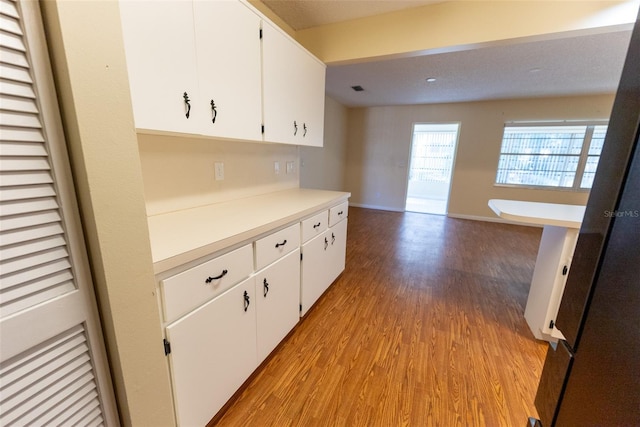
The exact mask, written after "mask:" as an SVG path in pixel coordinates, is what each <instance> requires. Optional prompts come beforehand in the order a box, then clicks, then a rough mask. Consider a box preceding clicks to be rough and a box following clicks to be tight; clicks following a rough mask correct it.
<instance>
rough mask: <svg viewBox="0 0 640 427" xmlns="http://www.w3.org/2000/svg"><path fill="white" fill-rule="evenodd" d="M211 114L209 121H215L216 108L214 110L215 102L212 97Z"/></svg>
mask: <svg viewBox="0 0 640 427" xmlns="http://www.w3.org/2000/svg"><path fill="white" fill-rule="evenodd" d="M211 114H212V116H213V117H212V118H211V123H215V122H216V117H217V116H218V110H216V104H215V102H213V99H212V100H211Z"/></svg>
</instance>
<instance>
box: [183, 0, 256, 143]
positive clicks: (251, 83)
mask: <svg viewBox="0 0 640 427" xmlns="http://www.w3.org/2000/svg"><path fill="white" fill-rule="evenodd" d="M193 16H194V19H195V38H196V59H197V64H198V78H199V87H200V96H201V100H200V101H201V102H202V109H203V110H204V111H206V112H207V114H204V115H203V116H204V120H203V121H202V127H201V128H199V132H200V133H202V134H203V135H208V136H221V137H226V138H235V139H248V140H260V139H262V132H261V124H262V100H261V96H262V95H261V89H262V88H261V70H260V17H259V16H258V15H256V14H255V13H253V12H252V11H251V10H249V9H248V8H247V7H246V6H245V5H244V4H242V3H240V2H238V1H236V0H223V1H221V0H218V1H195V2H194V3H193ZM199 118H200V117H199Z"/></svg>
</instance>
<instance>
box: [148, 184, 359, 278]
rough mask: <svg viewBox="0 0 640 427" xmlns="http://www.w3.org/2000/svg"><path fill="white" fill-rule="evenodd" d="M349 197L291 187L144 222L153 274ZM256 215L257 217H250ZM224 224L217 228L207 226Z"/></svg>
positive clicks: (244, 241) (193, 259) (156, 216)
mask: <svg viewBox="0 0 640 427" xmlns="http://www.w3.org/2000/svg"><path fill="white" fill-rule="evenodd" d="M350 196H351V193H348V192H342V191H328V190H313V189H304V188H295V189H290V190H283V191H277V192H274V193H267V194H261V195H258V196H253V197H248V198H243V199H238V200H232V201H226V202H220V203H214V204H210V205H205V206H200V207H195V208H191V209H185V210H181V211H177V212H169V213H165V214H159V215H153V216H149V217H148V218H147V221H148V225H149V239H150V242H151V253H152V257H153V270H154V273H155V274H156V275H160V274H163V273H166V272H168V271H170V270H173V269H176V268H178V267H181V266H187V267H188V266H189V265H190V264H191V263H193V262H194V261H196V260H199V259H201V258H204V257H207V256H211V255H213V254H215V253H217V252H221V251H223V250H227V249H233V248H234V247H238V246H240V245H242V244H243V243H244V244H247V243H250V241H252V240H255V239H256V238H259V237H261V236H262V235H263V234H268V233H270V232H272V231H276V230H277V229H279V228H283V227H284V226H287V225H290V224H292V223H295V222H298V221H300V220H303V219H305V218H306V217H309V216H311V215H313V214H315V213H317V212H318V211H321V210H324V209H329V208H330V207H332V206H335V205H337V204H339V203H342V202H344V201H347V200H348V199H349V197H350ZM256 212H259V214H256ZM216 223H224V226H223V227H211V225H212V224H216Z"/></svg>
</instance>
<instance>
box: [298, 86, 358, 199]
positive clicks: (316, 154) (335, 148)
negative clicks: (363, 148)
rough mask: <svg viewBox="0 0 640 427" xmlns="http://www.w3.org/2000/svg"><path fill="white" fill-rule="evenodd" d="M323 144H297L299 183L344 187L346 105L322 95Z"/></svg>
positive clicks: (309, 186)
mask: <svg viewBox="0 0 640 427" xmlns="http://www.w3.org/2000/svg"><path fill="white" fill-rule="evenodd" d="M324 105H325V107H324V147H322V148H318V147H300V187H303V188H317V189H321V190H335V191H343V190H344V184H345V183H344V179H345V168H346V160H347V151H346V147H347V130H348V128H347V119H348V116H347V108H346V107H344V106H343V105H342V104H340V103H339V102H337V101H334V100H333V99H331V98H329V97H325V104H324Z"/></svg>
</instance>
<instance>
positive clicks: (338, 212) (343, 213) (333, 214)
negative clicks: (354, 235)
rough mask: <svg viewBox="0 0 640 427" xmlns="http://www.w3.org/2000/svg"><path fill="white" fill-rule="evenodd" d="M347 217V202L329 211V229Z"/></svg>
mask: <svg viewBox="0 0 640 427" xmlns="http://www.w3.org/2000/svg"><path fill="white" fill-rule="evenodd" d="M348 215H349V202H344V203H341V204H339V205H338V206H334V207H332V208H331V209H329V227H333V226H334V225H336V224H337V223H339V222H340V221H342V220H343V219H345V218H346V217H347V216H348Z"/></svg>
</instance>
